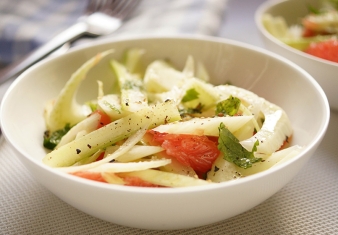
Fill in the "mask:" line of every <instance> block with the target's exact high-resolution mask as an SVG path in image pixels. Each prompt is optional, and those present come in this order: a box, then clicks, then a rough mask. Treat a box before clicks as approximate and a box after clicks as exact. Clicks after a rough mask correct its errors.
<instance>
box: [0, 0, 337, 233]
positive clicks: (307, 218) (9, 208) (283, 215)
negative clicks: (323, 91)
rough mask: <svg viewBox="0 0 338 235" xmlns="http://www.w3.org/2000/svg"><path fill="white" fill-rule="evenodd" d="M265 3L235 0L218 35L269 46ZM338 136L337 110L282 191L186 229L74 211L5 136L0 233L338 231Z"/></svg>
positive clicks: (0, 150)
mask: <svg viewBox="0 0 338 235" xmlns="http://www.w3.org/2000/svg"><path fill="white" fill-rule="evenodd" d="M262 2H263V0H230V1H229V3H228V10H227V15H226V17H225V19H224V20H225V21H224V24H223V26H222V30H221V32H220V34H219V35H218V36H220V37H224V38H230V39H235V40H239V41H243V42H246V43H251V44H253V45H256V46H260V47H264V46H263V44H262V41H261V40H260V38H259V36H258V32H257V30H256V28H255V24H254V20H253V17H254V11H255V9H256V8H257V6H258V5H259V4H260V3H262ZM248 35H249V36H248ZM0 89H1V88H0ZM3 89H4V88H3ZM314 112H315V110H314ZM337 134H338V112H337V111H331V119H330V124H329V127H328V131H327V133H326V136H325V137H324V139H323V142H322V143H321V145H320V146H319V148H318V149H317V151H316V152H315V153H314V155H313V157H312V158H311V159H310V161H309V162H308V163H307V164H306V165H305V167H304V168H303V169H302V171H301V172H300V173H299V174H298V175H297V176H296V177H295V178H294V179H293V180H292V181H291V182H290V183H289V184H287V185H286V186H285V187H284V188H283V189H282V190H280V191H279V192H278V193H276V194H275V195H274V196H272V197H271V198H269V199H268V200H266V201H265V202H263V203H262V204H260V205H258V206H257V207H255V208H253V209H251V210H250V211H247V212H245V213H243V214H241V215H238V216H236V217H233V218H230V219H228V220H225V221H221V222H219V223H216V224H213V225H209V226H204V227H199V228H194V229H188V230H180V231H149V230H140V229H134V228H127V227H122V226H119V225H115V224H112V223H108V222H105V221H102V220H100V219H96V218H94V217H91V216H89V215H87V214H85V213H83V212H80V211H78V210H77V209H74V208H73V207H71V206H69V205H68V204H66V203H64V202H63V201H61V200H60V199H58V198H57V197H56V196H54V195H53V194H52V193H50V192H49V191H48V190H46V189H45V188H43V187H42V186H40V185H39V184H38V183H37V181H36V180H35V179H34V178H32V176H31V175H30V173H29V172H28V171H27V170H26V168H25V167H24V166H23V165H22V164H21V162H20V161H19V159H18V158H17V157H16V156H15V155H14V154H13V153H14V152H13V150H12V149H11V147H10V146H9V145H8V144H7V143H6V141H5V140H4V138H3V137H1V138H0V205H1V206H0V234H319V235H321V234H338V195H337V193H338V144H337V137H338V135H337ZM201 213H203V212H201Z"/></svg>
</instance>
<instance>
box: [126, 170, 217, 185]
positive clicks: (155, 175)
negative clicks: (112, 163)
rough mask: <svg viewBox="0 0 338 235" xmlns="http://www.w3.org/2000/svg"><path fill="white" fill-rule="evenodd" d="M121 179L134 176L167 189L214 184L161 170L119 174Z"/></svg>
mask: <svg viewBox="0 0 338 235" xmlns="http://www.w3.org/2000/svg"><path fill="white" fill-rule="evenodd" d="M119 176H121V177H127V176H134V177H138V178H140V179H142V180H144V181H147V182H150V183H152V184H156V185H161V186H166V187H187V186H199V185H208V184H212V182H209V181H206V180H202V179H198V178H195V177H190V176H184V175H180V174H175V173H170V172H163V171H159V170H153V169H149V170H143V171H134V172H129V173H121V174H119Z"/></svg>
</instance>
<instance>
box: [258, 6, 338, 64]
mask: <svg viewBox="0 0 338 235" xmlns="http://www.w3.org/2000/svg"><path fill="white" fill-rule="evenodd" d="M289 1H290V0H267V1H265V2H263V3H262V4H261V5H260V6H259V7H258V8H257V9H256V11H255V16H254V18H255V22H256V26H257V28H258V30H259V31H260V32H261V33H262V34H263V35H264V37H266V38H268V39H269V40H270V41H272V42H273V43H275V44H276V45H278V46H280V47H282V48H283V49H285V50H287V51H289V52H292V53H295V54H297V55H298V56H301V57H304V58H306V59H308V60H312V61H317V62H319V63H324V64H326V65H328V66H334V67H337V68H338V62H333V61H330V60H325V59H322V58H319V57H317V56H314V55H310V54H307V53H305V52H303V51H300V50H297V49H295V48H293V47H291V46H289V45H287V44H285V43H283V42H281V41H280V40H278V39H277V38H276V37H274V36H272V35H271V34H270V33H269V32H268V31H267V30H266V28H265V27H264V26H263V24H262V15H263V14H264V13H265V12H267V11H268V10H269V9H270V8H271V7H273V6H276V5H278V4H281V3H283V2H289Z"/></svg>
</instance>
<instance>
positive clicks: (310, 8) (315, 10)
mask: <svg viewBox="0 0 338 235" xmlns="http://www.w3.org/2000/svg"><path fill="white" fill-rule="evenodd" d="M307 8H308V10H309V12H311V13H313V14H315V15H318V14H320V13H321V12H320V10H319V9H318V8H316V7H314V6H311V5H309V6H308V7H307Z"/></svg>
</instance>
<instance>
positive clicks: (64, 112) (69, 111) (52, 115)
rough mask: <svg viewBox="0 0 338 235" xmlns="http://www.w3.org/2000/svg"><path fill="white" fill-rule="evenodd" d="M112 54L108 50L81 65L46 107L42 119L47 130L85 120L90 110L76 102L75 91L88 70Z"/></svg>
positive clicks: (57, 128)
mask: <svg viewBox="0 0 338 235" xmlns="http://www.w3.org/2000/svg"><path fill="white" fill-rule="evenodd" d="M112 52H113V50H108V51H105V52H102V53H98V54H97V55H96V56H95V57H93V58H91V59H90V60H88V61H87V62H86V63H85V64H83V65H82V66H81V67H80V68H79V69H78V70H77V71H75V73H74V74H73V75H72V76H71V78H70V79H69V80H68V82H67V84H66V85H65V87H64V88H63V89H62V91H61V93H60V94H59V96H58V97H57V98H56V99H55V100H54V101H51V102H50V103H49V105H47V106H46V109H45V112H44V117H45V122H46V125H47V129H48V130H50V131H51V132H53V131H56V130H59V129H62V128H63V127H64V126H65V125H66V124H70V125H71V126H72V125H74V124H77V123H78V122H80V121H82V120H83V119H85V118H86V116H87V115H88V114H89V113H90V109H89V108H86V106H84V105H81V104H78V103H77V102H76V100H75V95H76V91H77V89H78V87H79V85H80V84H81V82H82V81H83V80H84V79H85V77H86V75H87V73H88V72H89V70H90V69H91V68H93V67H94V66H95V65H96V64H97V63H99V62H100V60H101V59H102V58H103V57H105V56H107V55H109V54H111V53H112Z"/></svg>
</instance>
